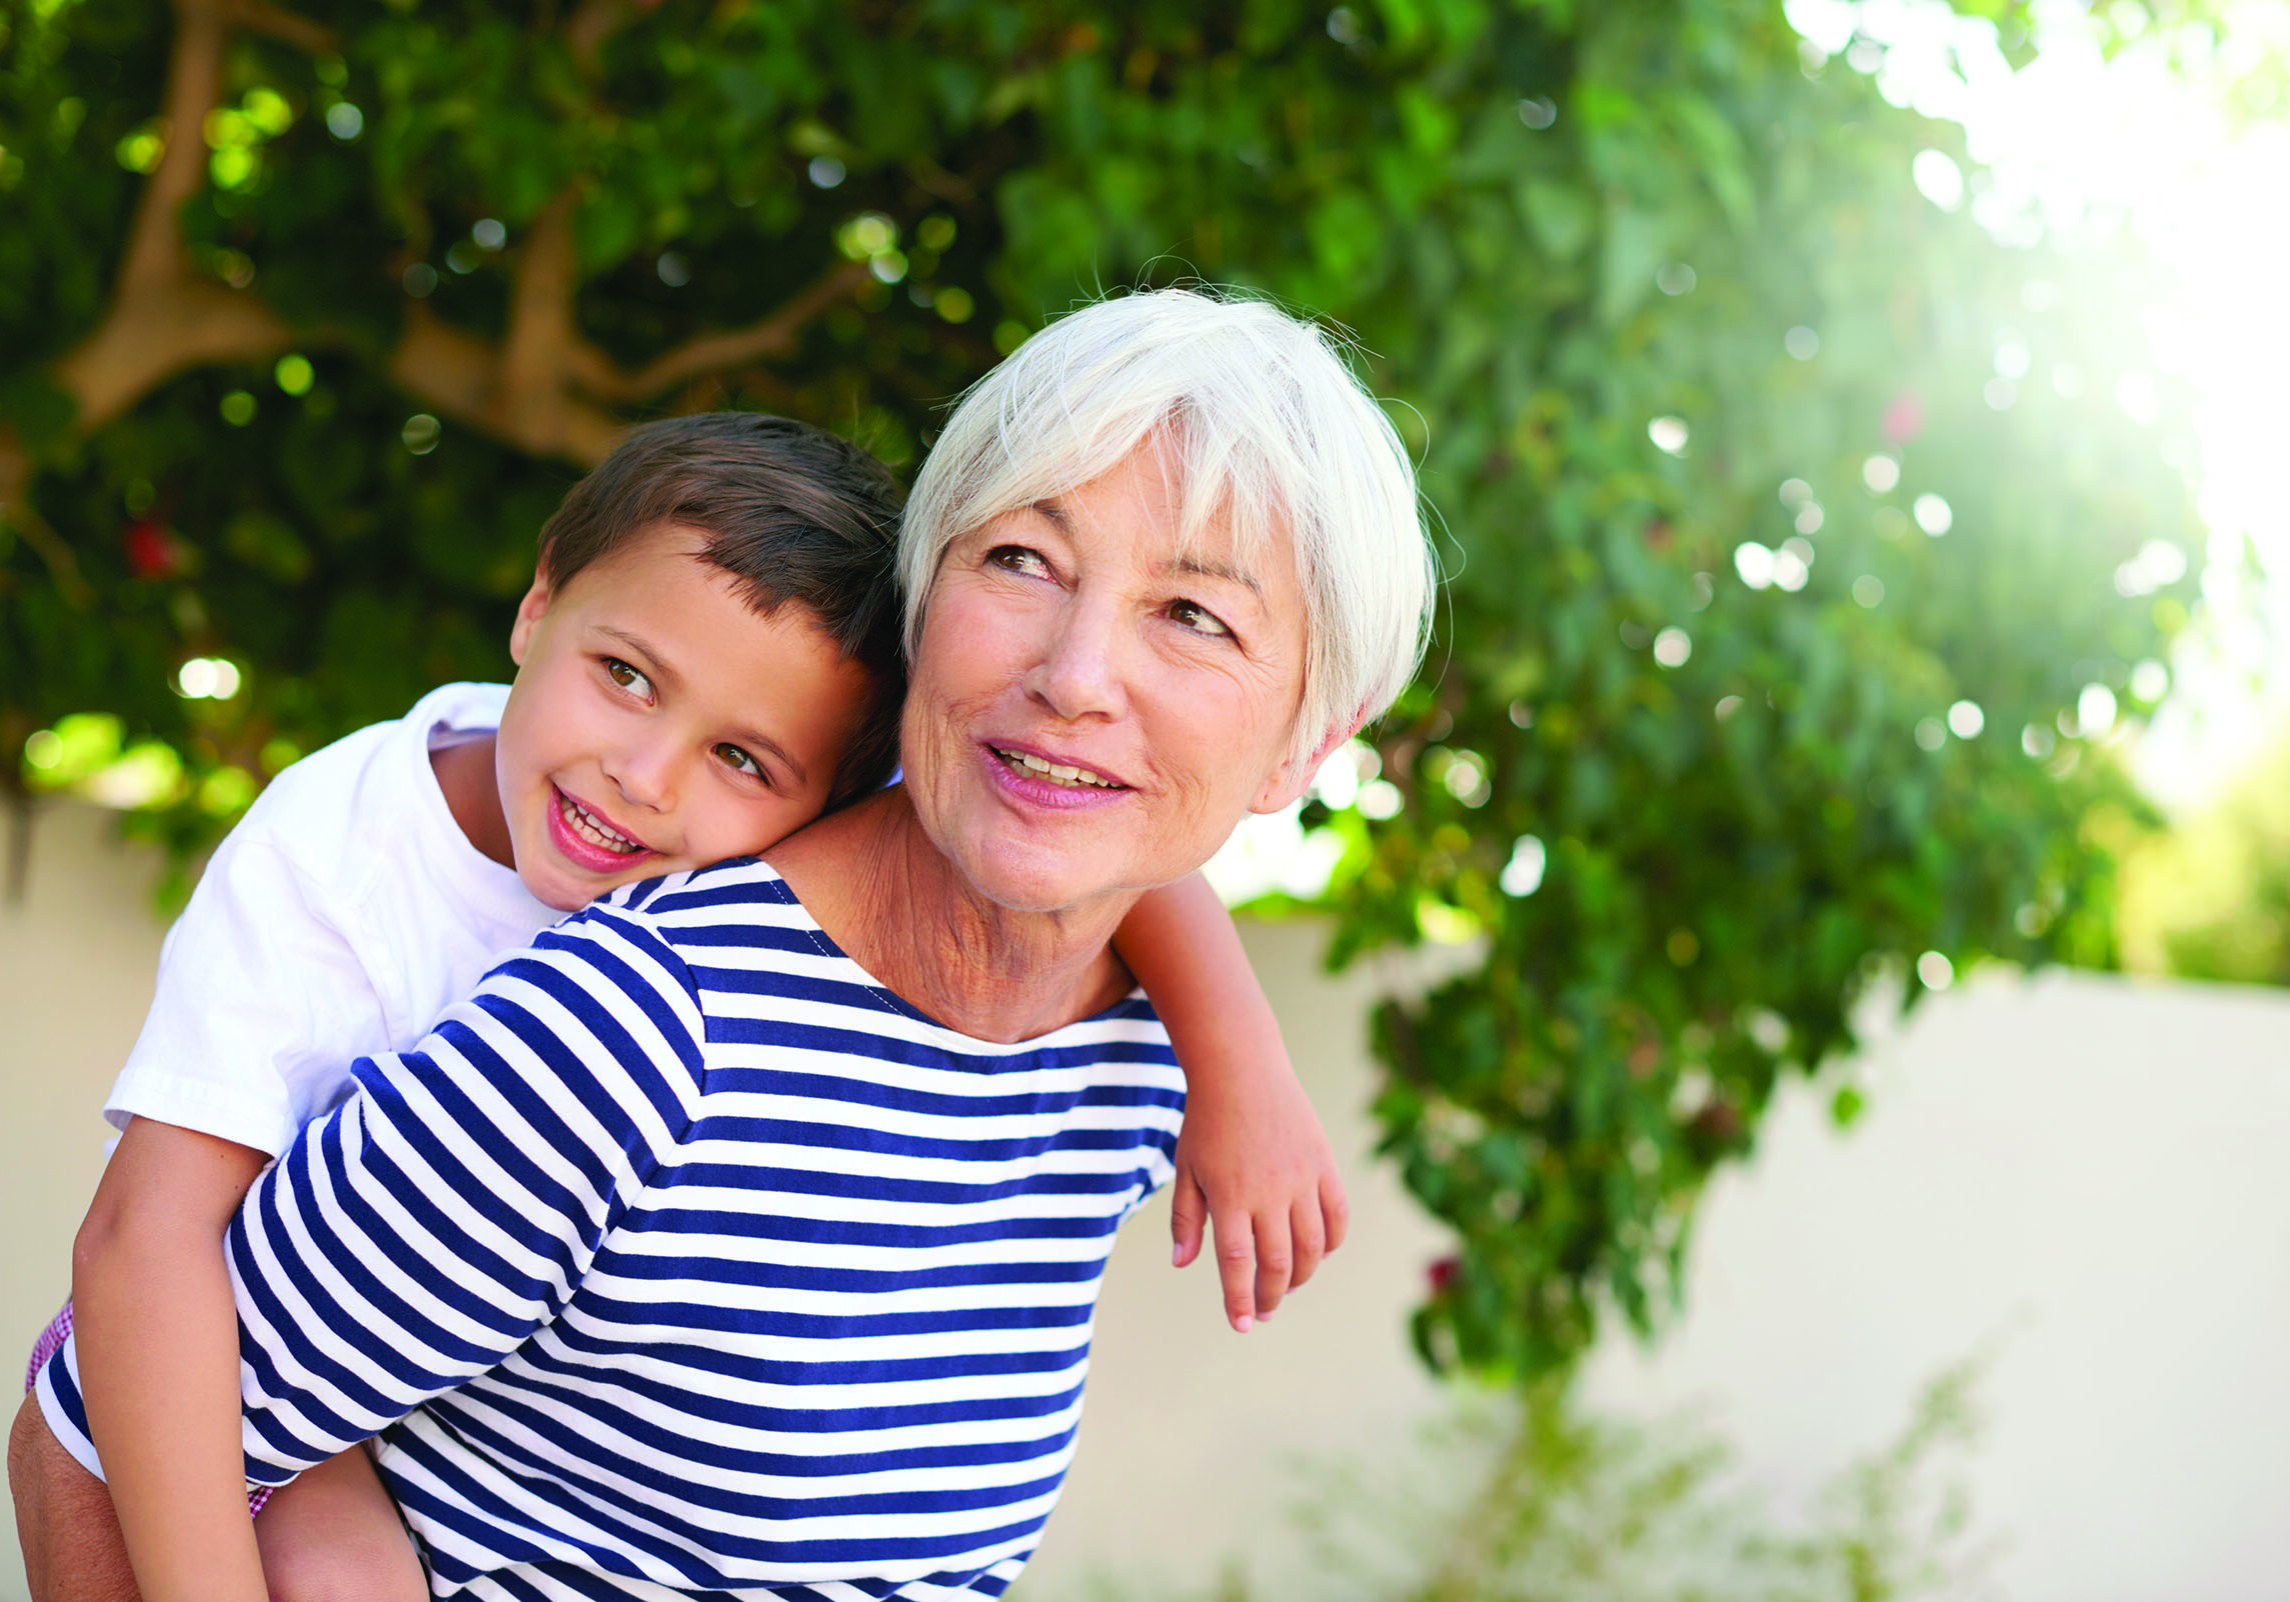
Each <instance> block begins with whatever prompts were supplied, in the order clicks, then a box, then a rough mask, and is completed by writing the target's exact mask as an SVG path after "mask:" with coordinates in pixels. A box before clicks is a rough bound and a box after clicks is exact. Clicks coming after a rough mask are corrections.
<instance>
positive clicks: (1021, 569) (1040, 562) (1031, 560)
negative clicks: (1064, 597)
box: [986, 545, 1050, 576]
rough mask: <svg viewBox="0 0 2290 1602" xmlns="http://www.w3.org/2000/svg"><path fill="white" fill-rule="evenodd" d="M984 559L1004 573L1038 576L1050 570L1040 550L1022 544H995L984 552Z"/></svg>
mask: <svg viewBox="0 0 2290 1602" xmlns="http://www.w3.org/2000/svg"><path fill="white" fill-rule="evenodd" d="M986 561H987V564H988V565H989V566H992V567H998V568H1000V569H1002V571H1004V572H1005V573H1025V574H1028V575H1033V576H1039V575H1042V574H1046V573H1048V572H1049V570H1050V564H1049V563H1048V562H1047V561H1045V560H1044V559H1043V557H1042V553H1041V552H1039V551H1037V550H1033V549H1031V548H1030V547H1028V546H1024V545H997V546H995V547H994V548H993V549H992V550H990V551H988V552H987V553H986Z"/></svg>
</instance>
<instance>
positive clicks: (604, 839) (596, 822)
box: [557, 790, 644, 856]
mask: <svg viewBox="0 0 2290 1602" xmlns="http://www.w3.org/2000/svg"><path fill="white" fill-rule="evenodd" d="M557 811H558V813H559V814H560V815H561V816H562V817H563V818H564V820H565V823H566V824H567V825H568V826H569V827H570V828H571V829H572V832H573V833H575V834H577V835H579V836H580V837H581V838H582V839H583V840H586V841H587V842H588V843H589V844H591V845H598V846H602V847H604V849H605V850H607V851H617V852H619V853H621V854H622V855H623V856H633V855H635V854H636V853H637V852H639V851H642V850H643V849H644V845H643V843H642V842H641V841H637V840H631V839H629V838H628V836H626V835H625V834H622V833H621V832H620V831H619V830H618V829H615V828H613V827H611V826H610V825H608V824H607V823H606V822H605V821H604V820H603V819H602V818H600V817H598V816H597V815H596V814H595V813H593V812H591V811H589V810H588V809H587V808H586V807H584V806H582V805H581V804H580V803H579V802H578V801H575V800H574V799H573V798H572V797H571V796H569V795H566V794H565V793H564V792H563V791H562V790H559V791H558V792H557Z"/></svg>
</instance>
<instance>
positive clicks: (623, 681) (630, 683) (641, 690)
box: [604, 656, 652, 700]
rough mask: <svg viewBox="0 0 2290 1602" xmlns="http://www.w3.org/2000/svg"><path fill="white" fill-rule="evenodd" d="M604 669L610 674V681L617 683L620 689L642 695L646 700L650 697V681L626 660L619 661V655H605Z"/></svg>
mask: <svg viewBox="0 0 2290 1602" xmlns="http://www.w3.org/2000/svg"><path fill="white" fill-rule="evenodd" d="M604 671H605V673H606V674H607V675H609V676H610V678H611V679H612V682H613V683H615V684H617V685H619V686H620V687H621V688H622V689H624V690H627V691H629V692H630V693H631V694H634V695H638V696H642V697H643V698H644V699H646V700H650V699H651V697H652V681H651V680H650V679H648V678H646V677H645V676H644V675H643V674H642V673H641V672H639V671H638V670H637V669H635V668H632V667H630V666H629V665H628V664H627V663H626V662H623V661H621V660H620V658H619V657H617V656H608V657H606V658H605V659H604Z"/></svg>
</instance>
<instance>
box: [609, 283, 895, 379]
mask: <svg viewBox="0 0 2290 1602" xmlns="http://www.w3.org/2000/svg"><path fill="white" fill-rule="evenodd" d="M866 277H867V268H866V264H865V263H863V262H855V261H846V262H839V263H837V264H836V265H835V266H834V267H832V268H830V269H829V270H828V271H827V272H825V273H823V274H821V275H820V277H819V278H817V279H816V280H814V281H813V283H812V284H811V286H810V287H809V288H808V289H806V290H804V291H803V292H802V293H801V294H799V295H797V296H796V297H795V298H794V299H793V300H791V301H789V302H787V304H786V305H784V306H782V307H780V308H779V310H777V311H775V312H773V313H772V314H771V315H770V316H769V317H766V318H765V319H764V320H763V321H762V322H760V323H755V324H752V325H751V326H749V327H747V328H738V329H731V330H728V331H727V332H724V333H720V334H702V335H701V336H700V337H699V338H697V339H694V340H691V341H689V342H687V343H685V344H682V345H679V346H677V347H676V348H675V349H674V350H672V351H669V352H667V353H666V354H665V355H663V356H660V357H657V358H655V359H654V360H652V361H649V362H647V363H645V364H644V365H643V366H642V367H640V368H638V369H637V370H636V371H635V372H633V373H630V374H627V375H625V376H623V377H621V378H619V379H618V381H617V382H616V383H615V384H613V385H612V386H611V387H610V388H609V389H606V390H602V391H597V392H594V393H596V394H597V398H598V399H600V400H619V401H636V400H648V399H650V398H651V397H653V396H655V395H658V394H660V393H661V392H662V391H664V390H669V389H673V388H675V387H676V386H677V385H679V384H684V383H688V382H690V381H691V380H693V379H695V378H700V377H703V376H705V375H707V374H709V373H720V372H722V371H724V370H725V369H726V368H732V367H745V366H746V365H747V364H748V363H750V362H756V361H761V360H762V359H763V358H765V357H766V356H784V355H786V354H787V353H788V352H789V351H790V350H792V349H794V348H795V341H796V339H797V337H798V336H799V335H800V334H801V333H802V332H803V329H804V326H805V325H806V324H808V323H809V322H810V321H811V320H812V319H813V318H815V317H817V316H818V315H819V314H820V313H821V312H823V311H825V310H826V309H827V308H828V307H830V306H832V305H834V304H835V303H836V302H837V301H839V300H844V299H847V298H849V296H850V295H851V293H852V292H853V291H854V290H856V289H857V288H858V287H859V285H860V284H862V283H864V282H865V281H866Z"/></svg>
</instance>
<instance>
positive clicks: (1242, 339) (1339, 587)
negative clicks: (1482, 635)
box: [899, 289, 1435, 757]
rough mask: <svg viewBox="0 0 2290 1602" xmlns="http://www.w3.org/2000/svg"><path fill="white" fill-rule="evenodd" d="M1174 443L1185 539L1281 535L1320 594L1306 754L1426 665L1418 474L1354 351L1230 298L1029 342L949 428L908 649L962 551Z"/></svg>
mask: <svg viewBox="0 0 2290 1602" xmlns="http://www.w3.org/2000/svg"><path fill="white" fill-rule="evenodd" d="M1154 440H1157V441H1159V442H1161V443H1163V444H1164V446H1165V448H1166V449H1167V450H1168V451H1169V453H1170V458H1169V459H1170V461H1171V464H1172V466H1173V468H1174V470H1175V471H1176V472H1177V474H1178V475H1179V482H1180V494H1181V497H1182V500H1181V506H1182V511H1181V527H1180V529H1179V538H1180V540H1182V541H1188V542H1189V541H1190V540H1192V539H1194V538H1196V537H1198V536H1199V535H1200V533H1202V532H1203V531H1204V530H1205V529H1206V528H1207V527H1208V526H1209V525H1210V524H1211V523H1212V522H1213V521H1214V520H1216V519H1217V518H1219V517H1224V518H1229V519H1230V528H1231V535H1232V539H1233V542H1234V546H1235V552H1234V554H1235V555H1236V556H1237V557H1239V559H1240V560H1241V561H1242V562H1243V563H1249V562H1252V561H1253V560H1254V558H1255V553H1256V552H1257V551H1258V550H1260V549H1261V548H1262V547H1263V545H1264V543H1265V541H1266V540H1267V539H1268V538H1269V537H1270V536H1271V535H1273V534H1274V533H1275V531H1278V530H1286V531H1287V533H1288V534H1289V536H1290V538H1291V539H1292V540H1293V541H1294V545H1295V553H1296V564H1297V578H1298V580H1299V582H1300V583H1301V585H1302V588H1303V591H1304V604H1305V658H1304V696H1303V702H1302V705H1301V707H1300V709H1299V711H1298V715H1297V726H1296V739H1295V753H1296V754H1297V755H1298V756H1299V757H1301V756H1304V755H1306V754H1308V753H1309V752H1311V751H1312V750H1313V749H1314V748H1316V747H1317V746H1319V745H1320V743H1321V742H1322V741H1323V740H1325V739H1326V738H1327V737H1328V736H1329V735H1330V734H1331V733H1333V732H1335V730H1336V729H1337V728H1338V727H1339V726H1347V727H1348V726H1350V725H1352V724H1356V723H1358V722H1361V721H1364V720H1366V719H1369V718H1373V717H1375V716H1377V715H1378V714H1380V713H1381V712H1382V711H1383V710H1384V709H1385V708H1386V707H1388V706H1390V705H1391V703H1392V701H1393V699H1394V698H1395V697H1396V696H1397V695H1398V694H1399V692H1400V691H1401V690H1402V689H1403V688H1405V687H1406V684H1407V681H1408V679H1409V678H1410V677H1411V676H1412V675H1413V674H1414V672H1415V668H1416V664H1417V663H1418V662H1420V661H1421V660H1422V657H1423V646H1424V640H1425V637H1426V635H1427V633H1428V631H1429V627H1430V618H1431V604H1432V591H1433V584H1434V579H1435V575H1434V572H1433V564H1432V557H1431V550H1430V546H1429V544H1428V542H1427V541H1426V539H1425V537H1424V529H1423V516H1422V511H1421V508H1420V506H1419V504H1418V501H1417V496H1416V486H1415V469H1414V465H1413V464H1412V463H1411V462H1410V461H1409V459H1408V454H1407V448H1406V446H1405V445H1404V444H1402V443H1401V441H1400V437H1399V432H1398V430H1396V429H1394V428H1393V427H1392V425H1391V420H1390V419H1389V418H1388V417H1386V416H1385V415H1384V412H1383V408H1382V407H1381V406H1379V405H1378V404H1377V403H1376V400H1375V397H1374V396H1373V395H1371V394H1370V393H1369V392H1368V390H1367V388H1366V387H1365V386H1364V385H1363V384H1362V383H1361V381H1360V379H1359V378H1358V376H1357V375H1356V374H1355V373H1354V371H1353V369H1352V366H1351V364H1350V363H1349V362H1348V361H1347V360H1346V359H1345V351H1344V348H1343V347H1342V346H1340V345H1339V344H1338V343H1337V342H1336V340H1334V339H1333V338H1332V337H1331V336H1330V335H1329V334H1328V333H1326V332H1325V331H1324V330H1322V329H1321V328H1319V327H1317V326H1315V325H1314V324H1312V323H1309V322H1305V321H1302V320H1300V319H1298V318H1294V317H1290V316H1289V315H1287V314H1286V313H1285V312H1283V311H1281V310H1280V309H1279V308H1277V307H1275V306H1272V305H1269V304H1267V303H1266V302H1264V301H1262V300H1258V299H1251V298H1246V297H1244V296H1241V295H1239V294H1236V293H1234V292H1232V291H1230V290H1222V289H1215V290H1208V289H1161V290H1154V291H1151V292H1149V293H1139V294H1132V295H1122V296H1118V297H1115V298H1113V299H1109V300H1101V301H1097V302H1095V303H1093V304H1091V305H1088V306H1085V307H1083V308H1082V309H1081V310H1079V311H1076V312H1073V313H1070V314H1069V315H1067V316H1065V317H1063V318H1060V319H1059V320H1058V321H1056V322H1054V323H1052V324H1050V325H1049V327H1047V328H1045V329H1043V330H1042V331H1041V332H1040V333H1038V334H1036V335H1034V336H1033V338H1031V339H1029V340H1027V341H1026V342H1025V344H1023V345H1021V346H1020V347H1019V348H1018V349H1017V351H1015V352H1014V353H1013V354H1012V355H1011V356H1010V357H1009V358H1008V359H1007V360H1005V361H1004V362H1002V364H1001V365H1000V366H998V367H996V368H995V369H994V370H993V371H992V372H990V373H988V374H987V375H986V376H985V377H984V378H982V379H980V380H979V381H978V383H977V384H976V385H974V386H973V387H972V388H971V390H970V391H969V393H968V394H966V395H965V396H963V398H962V401H961V404H960V405H958V406H957V407H956V408H955V410H954V415H953V416H952V417H951V418H949V419H948V421H947V425H946V430H945V432H944V433H942V434H941V435H940V436H939V438H938V442H937V444H936V445H935V446H934V447H933V448H932V450H931V452H930V458H929V460H928V461H927V462H926V463H924V465H923V469H922V475H921V477H920V478H919V479H917V480H916V483H915V487H914V494H913V495H912V497H910V498H909V499H908V501H907V507H906V516H905V520H904V522H903V524H902V525H901V530H900V536H899V578H900V582H901V584H902V585H903V586H904V588H905V591H906V644H907V653H908V655H909V657H910V658H911V657H912V655H913V653H914V648H915V645H916V643H917V641H918V640H919V639H920V638H921V635H922V619H923V615H924V611H925V609H926V608H927V607H928V605H929V603H930V592H931V588H932V585H933V584H934V583H935V582H936V580H937V576H938V566H939V562H940V560H941V559H942V558H943V557H944V556H945V554H946V549H947V547H948V546H950V545H951V544H953V543H954V541H955V540H957V539H959V538H961V537H962V536H963V535H964V534H967V533H969V532H970V531H972V530H974V529H976V528H978V527H980V526H981V525H983V524H985V523H987V522H990V521H991V520H993V519H994V518H996V517H999V516H1001V515H1002V514H1003V513H1005V512H1011V511H1015V510H1017V509H1019V508H1020V507H1025V506H1030V505H1033V504H1035V503H1037V502H1039V501H1043V500H1047V499H1050V498H1052V497H1054V496H1059V495H1063V494H1066V493H1069V492H1070V491H1072V490H1074V489H1076V488H1078V487H1079V486H1081V485H1083V484H1086V483H1088V482H1089V481H1090V480H1092V479H1094V478H1097V477H1099V476H1100V475H1101V474H1104V473H1106V472H1109V471H1111V470H1112V469H1113V468H1114V467H1115V466H1117V465H1118V464H1119V463H1120V462H1121V461H1122V460H1123V459H1124V458H1126V457H1127V456H1128V455H1129V454H1130V452H1132V451H1134V450H1136V449H1137V448H1138V447H1139V446H1141V445H1143V444H1145V443H1147V442H1148V441H1154Z"/></svg>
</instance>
